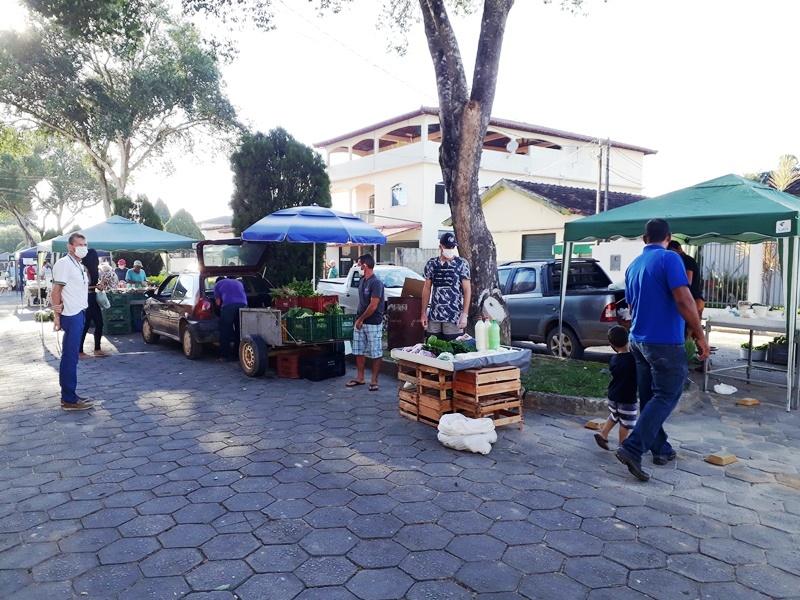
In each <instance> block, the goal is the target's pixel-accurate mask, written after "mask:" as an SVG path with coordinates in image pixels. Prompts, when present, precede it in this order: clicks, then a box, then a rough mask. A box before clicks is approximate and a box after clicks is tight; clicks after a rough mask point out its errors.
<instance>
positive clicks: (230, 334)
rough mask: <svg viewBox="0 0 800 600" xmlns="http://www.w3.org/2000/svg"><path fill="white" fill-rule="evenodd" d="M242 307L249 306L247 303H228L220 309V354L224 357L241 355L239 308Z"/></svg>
mask: <svg viewBox="0 0 800 600" xmlns="http://www.w3.org/2000/svg"><path fill="white" fill-rule="evenodd" d="M242 308H247V304H227V305H225V306H223V307H222V308H221V309H220V311H219V355H220V356H221V357H222V358H236V357H237V356H238V355H239V309H242ZM231 345H233V348H231Z"/></svg>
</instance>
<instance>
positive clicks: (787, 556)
mask: <svg viewBox="0 0 800 600" xmlns="http://www.w3.org/2000/svg"><path fill="white" fill-rule="evenodd" d="M754 562H755V561H754ZM767 562H768V563H769V564H770V565H772V566H773V567H778V568H779V569H782V570H784V571H788V572H789V573H792V574H793V575H800V549H798V548H795V549H793V550H788V549H781V550H769V551H767Z"/></svg>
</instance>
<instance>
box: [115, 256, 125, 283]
mask: <svg viewBox="0 0 800 600" xmlns="http://www.w3.org/2000/svg"><path fill="white" fill-rule="evenodd" d="M127 267H128V263H127V262H126V261H125V259H124V258H120V259H119V260H118V261H117V268H116V269H114V275H116V276H117V281H125V276H126V275H127V274H128V268H127Z"/></svg>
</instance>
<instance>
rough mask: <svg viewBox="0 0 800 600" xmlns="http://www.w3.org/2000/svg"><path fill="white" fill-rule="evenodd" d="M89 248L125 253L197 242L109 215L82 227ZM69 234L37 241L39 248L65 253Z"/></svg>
mask: <svg viewBox="0 0 800 600" xmlns="http://www.w3.org/2000/svg"><path fill="white" fill-rule="evenodd" d="M80 233H82V234H83V235H85V236H86V239H87V240H88V242H89V246H90V247H91V248H95V249H97V250H110V251H114V250H127V251H128V252H170V251H172V250H185V249H191V248H192V246H193V245H194V244H195V243H196V242H197V240H193V239H191V238H188V237H185V236H183V235H177V234H175V233H170V232H168V231H161V230H160V229H153V228H152V227H148V226H147V225H142V224H141V223H137V222H135V221H131V220H130V219H126V218H124V217H120V216H116V215H115V216H112V217H109V218H108V219H106V220H105V221H103V222H102V223H98V224H97V225H93V226H91V227H87V228H86V229H81V230H80ZM70 235H71V234H69V233H66V234H64V235H62V236H59V237H57V238H53V239H52V240H47V241H46V242H42V243H41V244H38V245H37V247H38V248H39V250H46V251H50V252H60V253H64V252H66V251H67V240H68V239H69V236H70Z"/></svg>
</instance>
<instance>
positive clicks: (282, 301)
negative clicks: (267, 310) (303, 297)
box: [272, 296, 297, 312]
mask: <svg viewBox="0 0 800 600" xmlns="http://www.w3.org/2000/svg"><path fill="white" fill-rule="evenodd" d="M296 306H297V297H296V296H288V297H286V298H273V299H272V308H275V309H277V310H280V311H283V312H286V311H287V310H289V309H290V308H295V307H296Z"/></svg>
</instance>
